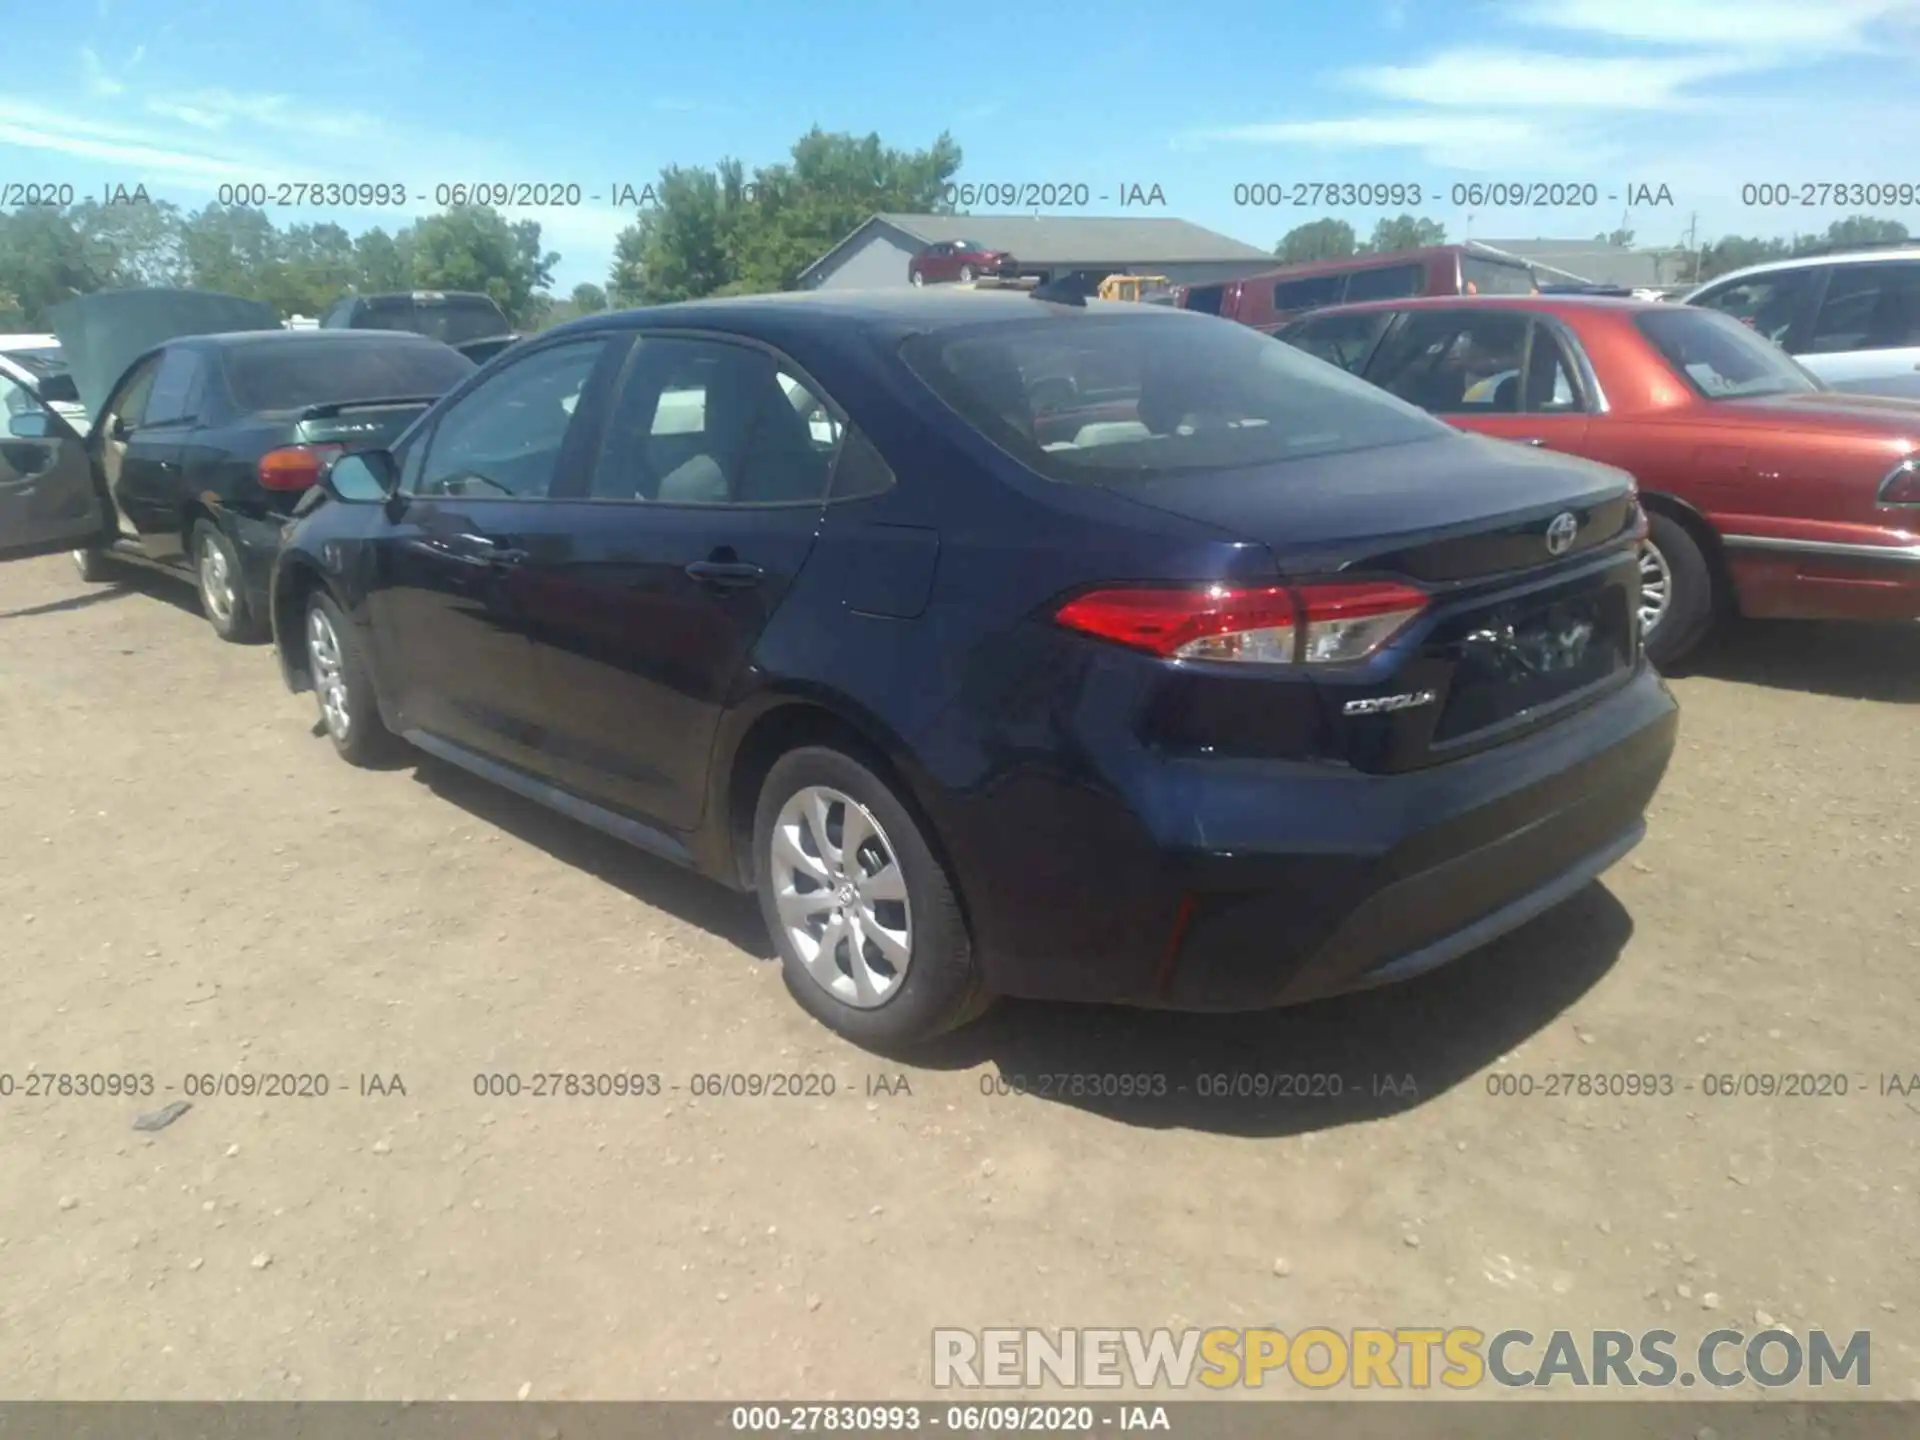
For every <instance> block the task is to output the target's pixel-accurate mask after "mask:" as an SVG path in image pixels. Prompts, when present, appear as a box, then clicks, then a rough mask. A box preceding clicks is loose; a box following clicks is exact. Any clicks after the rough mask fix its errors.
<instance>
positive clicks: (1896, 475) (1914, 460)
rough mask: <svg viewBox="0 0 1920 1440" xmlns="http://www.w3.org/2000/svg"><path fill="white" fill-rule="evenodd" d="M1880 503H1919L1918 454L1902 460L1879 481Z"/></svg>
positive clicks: (1919, 477)
mask: <svg viewBox="0 0 1920 1440" xmlns="http://www.w3.org/2000/svg"><path fill="white" fill-rule="evenodd" d="M1880 503H1881V504H1882V505H1920V456H1909V457H1908V458H1907V459H1905V460H1902V461H1901V462H1900V463H1899V464H1898V465H1896V466H1894V467H1893V470H1892V472H1891V473H1890V474H1888V476H1887V478H1886V479H1884V480H1882V481H1881V482H1880Z"/></svg>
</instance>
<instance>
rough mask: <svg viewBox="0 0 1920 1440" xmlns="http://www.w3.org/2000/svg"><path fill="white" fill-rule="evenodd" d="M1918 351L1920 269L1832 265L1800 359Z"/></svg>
mask: <svg viewBox="0 0 1920 1440" xmlns="http://www.w3.org/2000/svg"><path fill="white" fill-rule="evenodd" d="M1916 345H1920V263H1913V262H1906V263H1899V264H1892V265H1836V266H1834V267H1833V274H1832V276H1831V277H1830V278H1829V279H1828V281H1827V293H1826V295H1825V296H1824V297H1823V298H1822V300H1821V302H1820V313H1819V314H1818V315H1817V316H1816V317H1815V318H1814V322H1813V328H1812V330H1811V332H1810V333H1809V334H1808V336H1807V343H1806V344H1805V345H1804V346H1802V347H1801V351H1802V353H1804V354H1809V355H1831V354H1835V353H1838V352H1842V351H1848V350H1904V349H1907V348H1908V347H1910V346H1916Z"/></svg>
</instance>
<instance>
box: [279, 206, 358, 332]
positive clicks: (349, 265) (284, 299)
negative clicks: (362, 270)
mask: <svg viewBox="0 0 1920 1440" xmlns="http://www.w3.org/2000/svg"><path fill="white" fill-rule="evenodd" d="M275 270H276V273H275V275H274V277H273V280H272V283H271V292H270V293H269V294H267V295H266V296H264V297H263V298H265V299H266V300H268V301H270V302H271V303H272V304H274V305H276V306H278V307H279V309H280V312H281V313H282V314H283V315H316V316H317V315H319V314H320V312H321V311H323V310H325V309H327V308H328V307H329V306H331V305H332V304H333V302H334V301H336V300H338V299H339V298H340V297H341V296H342V295H344V294H345V293H346V292H347V291H348V290H349V289H350V288H351V287H352V285H353V282H354V279H355V277H356V274H357V271H358V266H357V264H356V262H355V256H354V244H353V237H352V236H351V235H349V234H347V232H346V231H345V230H343V229H341V228H340V227H339V226H338V225H332V224H322V225H294V226H290V227H289V228H288V230H287V232H286V234H285V235H283V236H281V237H280V255H279V264H278V265H277V266H276V267H275Z"/></svg>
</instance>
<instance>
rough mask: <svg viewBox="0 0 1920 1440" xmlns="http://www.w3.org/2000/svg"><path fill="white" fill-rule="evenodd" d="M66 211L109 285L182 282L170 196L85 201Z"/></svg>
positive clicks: (182, 254)
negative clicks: (129, 202) (122, 201)
mask: <svg viewBox="0 0 1920 1440" xmlns="http://www.w3.org/2000/svg"><path fill="white" fill-rule="evenodd" d="M67 214H68V218H69V219H70V220H71V221H72V223H73V228H74V229H75V230H77V231H78V232H79V234H80V238H81V239H82V240H84V241H85V242H86V246H87V250H88V253H89V255H90V256H91V257H92V262H93V265H94V268H95V269H96V270H97V271H98V272H99V274H100V275H101V277H102V278H103V280H104V282H105V284H106V286H107V287H108V288H110V289H116V290H133V289H147V288H153V289H162V290H165V289H172V288H174V287H176V286H180V285H184V284H186V283H187V257H186V248H185V244H184V241H183V236H182V225H183V221H182V218H181V215H180V207H179V206H177V205H175V204H173V203H172V202H171V201H168V200H157V201H154V202H153V203H152V204H146V205H102V204H101V203H100V202H99V201H97V200H84V201H82V202H81V203H80V204H78V205H76V206H74V207H73V209H72V210H70V211H68V212H67Z"/></svg>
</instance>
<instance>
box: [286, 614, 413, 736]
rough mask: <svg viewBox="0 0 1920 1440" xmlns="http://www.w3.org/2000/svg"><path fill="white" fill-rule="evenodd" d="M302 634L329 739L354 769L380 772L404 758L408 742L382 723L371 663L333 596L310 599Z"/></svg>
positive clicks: (310, 673) (321, 716) (301, 630)
mask: <svg viewBox="0 0 1920 1440" xmlns="http://www.w3.org/2000/svg"><path fill="white" fill-rule="evenodd" d="M300 634H301V641H302V643H303V644H304V645H305V646H306V648H307V673H308V674H309V675H311V676H312V677H313V693H314V697H315V699H317V700H318V701H319V705H320V723H321V724H322V725H324V726H326V727H327V738H328V739H329V740H331V741H333V748H334V749H335V750H336V751H337V752H339V755H340V758H341V759H342V760H344V761H346V762H347V763H348V764H349V765H359V766H362V767H364V768H366V769H378V768H380V767H381V766H382V765H384V764H386V763H387V762H388V761H390V760H392V759H393V758H394V757H395V756H397V755H398V754H399V753H400V750H401V747H402V744H403V743H404V742H402V741H401V739H400V737H399V736H397V735H395V734H394V733H393V732H392V731H391V730H389V729H387V725H386V722H385V721H384V720H382V719H381V718H380V702H379V700H378V698H377V697H376V696H375V695H374V690H373V676H372V675H371V673H369V671H368V669H367V662H366V657H365V656H363V655H362V654H361V653H360V645H359V642H358V641H357V639H356V638H355V636H354V630H353V626H352V625H351V624H349V623H348V621H347V617H346V615H345V613H344V612H343V611H342V610H341V609H340V607H339V606H338V605H336V604H334V602H333V597H332V596H331V595H328V594H327V593H326V592H325V591H323V590H316V591H314V593H313V594H312V595H310V596H309V597H308V598H307V609H306V614H305V615H304V616H302V618H301V627H300Z"/></svg>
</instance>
